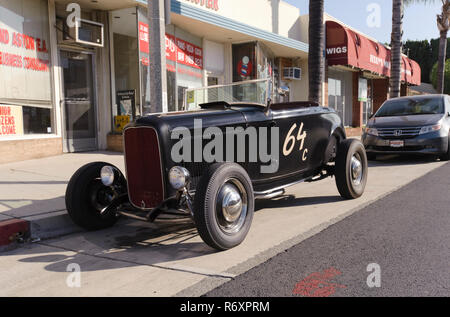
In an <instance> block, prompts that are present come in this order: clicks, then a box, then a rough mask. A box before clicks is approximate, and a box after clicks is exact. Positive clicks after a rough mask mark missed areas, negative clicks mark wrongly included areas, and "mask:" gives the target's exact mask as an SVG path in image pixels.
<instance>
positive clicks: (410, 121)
mask: <svg viewBox="0 0 450 317" xmlns="http://www.w3.org/2000/svg"><path fill="white" fill-rule="evenodd" d="M443 116H444V115H443V114H424V115H415V116H398V117H378V118H377V117H375V118H372V119H370V121H369V124H368V126H370V127H375V128H403V127H420V126H427V125H433V124H436V123H437V122H438V121H439V120H441V119H442V117H443Z"/></svg>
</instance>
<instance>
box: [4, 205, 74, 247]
mask: <svg viewBox="0 0 450 317" xmlns="http://www.w3.org/2000/svg"><path fill="white" fill-rule="evenodd" d="M81 231H82V230H81V229H80V228H78V227H77V226H76V225H75V224H73V222H72V221H71V219H70V217H69V215H68V214H67V211H56V212H51V213H46V214H43V215H38V216H30V217H25V218H23V219H8V220H3V221H1V220H0V252H6V251H11V250H13V249H15V248H17V247H20V246H21V245H23V243H26V242H36V241H41V240H46V239H52V238H57V237H60V236H64V235H68V234H71V233H77V232H81Z"/></svg>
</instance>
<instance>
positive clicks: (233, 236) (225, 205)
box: [194, 163, 255, 251]
mask: <svg viewBox="0 0 450 317" xmlns="http://www.w3.org/2000/svg"><path fill="white" fill-rule="evenodd" d="M254 201H255V199H254V193H253V186H252V183H251V180H250V178H249V176H248V175H247V172H246V171H245V170H244V169H243V168H242V167H241V166H240V165H238V164H234V163H224V164H213V165H211V166H210V167H209V168H208V170H207V171H206V173H205V174H204V175H203V176H202V178H201V179H200V182H199V184H198V186H197V189H196V193H195V202H194V220H195V224H196V226H197V230H198V232H199V234H200V236H201V238H202V239H203V241H204V242H205V243H206V244H208V245H209V246H210V247H212V248H215V249H217V250H220V251H223V250H228V249H231V248H233V247H235V246H237V245H239V244H241V243H242V241H244V239H245V237H246V236H247V234H248V231H249V230H250V226H251V223H252V219H253V213H254Z"/></svg>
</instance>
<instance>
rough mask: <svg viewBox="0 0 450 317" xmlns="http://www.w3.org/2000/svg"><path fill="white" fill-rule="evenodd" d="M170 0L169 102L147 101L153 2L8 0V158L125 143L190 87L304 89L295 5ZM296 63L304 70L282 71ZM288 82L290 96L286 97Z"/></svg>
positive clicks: (3, 14) (4, 100) (4, 65)
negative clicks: (131, 128) (128, 128)
mask: <svg viewBox="0 0 450 317" xmlns="http://www.w3.org/2000/svg"><path fill="white" fill-rule="evenodd" d="M170 3H171V17H170V20H171V23H170V24H169V25H167V26H166V46H165V48H162V49H165V51H166V59H167V99H168V102H167V104H168V108H167V109H162V108H161V107H158V106H157V105H151V104H150V85H149V74H148V64H149V60H150V59H151V56H149V44H148V42H149V41H148V35H149V30H150V27H151V25H149V22H148V18H147V9H146V7H147V1H146V0H109V1H106V0H98V1H90V0H75V1H70V0H18V1H7V0H0V78H1V80H2V85H0V152H2V153H3V154H2V156H1V158H0V163H4V162H12V161H17V160H25V159H31V158H38V157H44V156H50V155H56V154H60V153H64V152H79V151H92V150H104V149H110V150H121V148H122V144H121V141H122V138H121V131H122V129H123V127H124V126H125V125H126V124H127V123H128V122H129V121H130V120H133V119H134V118H136V117H137V116H141V115H146V114H149V113H157V112H161V111H183V110H187V105H186V96H185V91H186V90H187V89H193V88H198V87H202V86H213V85H220V84H226V83H232V82H236V81H243V80H244V81H245V80H252V79H265V78H269V79H272V81H273V95H272V98H273V99H275V100H278V99H279V100H289V99H292V100H294V99H295V100H301V99H306V98H307V87H308V78H307V56H308V45H307V44H305V43H303V42H302V41H300V33H301V32H300V31H299V30H298V29H299V28H300V26H299V24H298V22H299V17H300V12H299V10H298V8H295V7H293V6H291V5H289V4H287V3H285V2H283V1H278V0H277V1H261V0H249V1H245V2H242V1H238V0H227V1H224V0H214V1H188V0H171V1H170ZM249 12H252V14H249ZM76 19H79V21H80V24H79V25H78V26H75V27H74V26H70V25H69V22H70V21H76ZM292 67H295V68H296V72H295V74H297V75H296V76H288V75H287V76H284V73H285V69H286V68H288V69H289V68H292ZM300 74H303V76H300ZM281 86H283V87H284V86H289V87H290V88H291V89H290V91H291V93H290V95H287V96H283V97H281V96H279V95H278V94H277V92H278V90H277V87H281ZM243 93H245V92H243Z"/></svg>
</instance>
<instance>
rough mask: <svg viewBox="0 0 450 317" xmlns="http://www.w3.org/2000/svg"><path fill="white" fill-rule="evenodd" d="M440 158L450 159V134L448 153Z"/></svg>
mask: <svg viewBox="0 0 450 317" xmlns="http://www.w3.org/2000/svg"><path fill="white" fill-rule="evenodd" d="M439 158H440V159H441V161H450V135H449V137H448V149H447V153H445V154H444V155H441V156H440V157H439Z"/></svg>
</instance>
